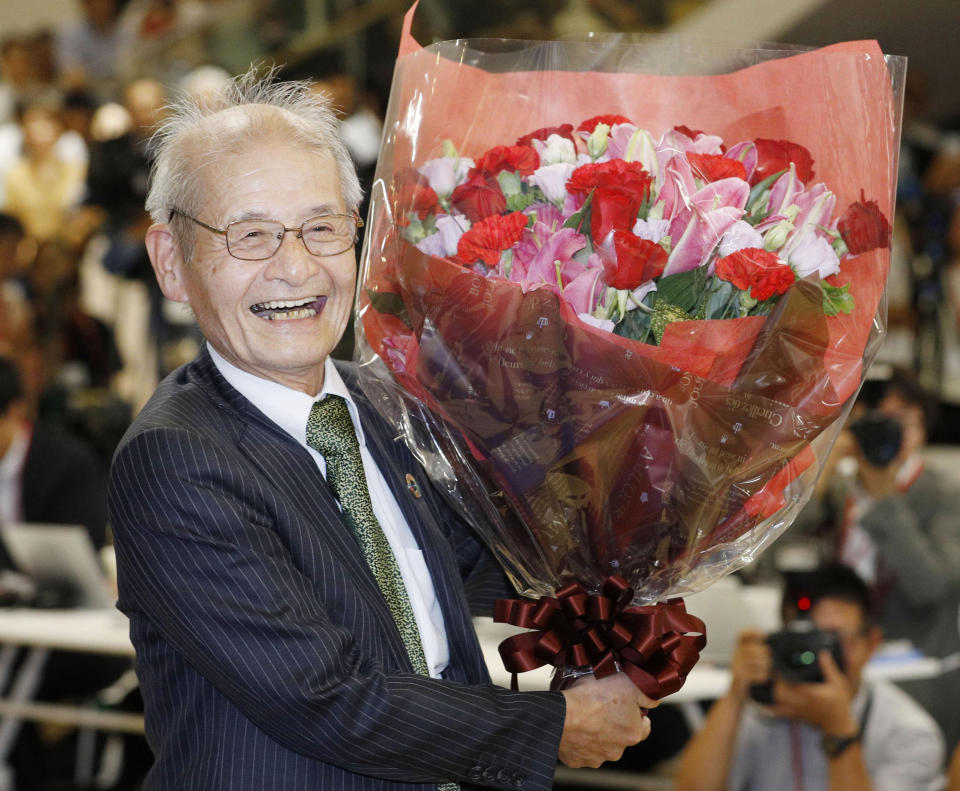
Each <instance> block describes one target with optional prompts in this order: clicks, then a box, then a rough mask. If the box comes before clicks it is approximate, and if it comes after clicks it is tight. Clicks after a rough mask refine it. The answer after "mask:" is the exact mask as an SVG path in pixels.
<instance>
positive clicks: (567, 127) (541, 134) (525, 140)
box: [515, 124, 577, 146]
mask: <svg viewBox="0 0 960 791" xmlns="http://www.w3.org/2000/svg"><path fill="white" fill-rule="evenodd" d="M550 135H560V137H565V138H567V140H569V141H570V142H571V143H576V142H577V141H576V140H574V139H573V124H561V125H560V126H545V127H543V128H542V129H536V130H534V131H533V132H531V133H530V134H528V135H524V136H523V137H519V138H517V142H516V143H515V145H518V146H529V145H531V144H532V143H533V141H534V140H546V139H547V138H548V137H550Z"/></svg>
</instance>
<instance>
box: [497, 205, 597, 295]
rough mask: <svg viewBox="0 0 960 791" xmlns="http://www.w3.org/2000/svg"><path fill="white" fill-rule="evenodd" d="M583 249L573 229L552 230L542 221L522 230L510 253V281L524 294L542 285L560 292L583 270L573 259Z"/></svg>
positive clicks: (583, 242) (581, 240) (583, 267)
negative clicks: (516, 284)
mask: <svg viewBox="0 0 960 791" xmlns="http://www.w3.org/2000/svg"><path fill="white" fill-rule="evenodd" d="M586 246H587V239H586V237H585V236H583V235H582V234H579V233H577V232H576V231H575V230H574V229H573V228H560V229H559V230H553V229H552V228H550V227H549V226H547V225H546V224H544V223H542V222H537V223H535V224H534V226H533V228H532V229H527V230H526V231H524V233H523V236H522V238H521V239H520V242H519V243H518V244H517V245H516V247H515V248H514V250H513V264H512V266H511V270H510V279H511V280H513V281H514V282H518V283H520V284H521V285H522V286H523V289H524V291H528V290H530V289H532V288H537V287H539V286H542V285H544V284H548V285H550V286H556V287H557V289H558V290H559V289H561V288H563V287H566V286H567V285H569V283H570V282H571V281H573V280H574V278H576V277H577V275H579V274H580V273H581V272H582V271H583V270H584V269H585V267H586V265H585V264H582V263H580V262H579V261H575V260H574V259H573V255H574V253H577V252H579V251H580V250H582V249H583V248H584V247H586Z"/></svg>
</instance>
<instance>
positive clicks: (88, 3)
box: [55, 0, 136, 101]
mask: <svg viewBox="0 0 960 791" xmlns="http://www.w3.org/2000/svg"><path fill="white" fill-rule="evenodd" d="M79 5H80V11H81V18H80V19H79V20H78V21H77V22H75V23H73V24H70V25H67V26H65V27H64V28H63V29H61V30H60V32H59V34H58V36H57V39H56V43H55V51H56V61H57V69H58V71H59V73H60V80H61V83H62V85H63V88H64V90H66V91H72V90H76V89H78V88H84V89H87V90H89V91H91V92H93V93H94V95H96V96H97V97H98V98H99V99H101V100H102V101H108V100H110V99H111V98H112V97H113V95H114V94H115V93H116V91H117V87H118V81H120V80H122V79H123V76H124V75H123V72H124V67H125V64H126V59H127V58H128V56H129V54H130V51H131V48H132V47H133V45H134V42H135V40H136V39H135V34H134V31H133V30H132V29H131V28H130V26H129V25H125V24H123V21H122V19H121V14H120V7H119V5H118V2H117V0H80V3H79Z"/></svg>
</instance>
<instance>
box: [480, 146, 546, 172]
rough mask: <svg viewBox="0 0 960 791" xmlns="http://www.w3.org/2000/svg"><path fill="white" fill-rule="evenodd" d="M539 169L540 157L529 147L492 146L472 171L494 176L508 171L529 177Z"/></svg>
mask: <svg viewBox="0 0 960 791" xmlns="http://www.w3.org/2000/svg"><path fill="white" fill-rule="evenodd" d="M538 167H540V155H539V154H538V153H537V152H536V151H535V150H534V149H533V148H532V147H531V146H494V147H493V148H491V149H490V150H489V151H487V152H486V153H485V154H484V155H483V156H482V157H480V159H478V160H477V161H476V162H475V163H474V168H473V171H471V175H472V174H473V173H474V172H477V173H482V174H483V175H484V176H496V175H497V174H498V173H499V172H500V171H502V170H510V171H515V172H517V173H520V174H521V175H524V176H529V175H530V174H531V173H533V171H535V170H536V169H537V168H538Z"/></svg>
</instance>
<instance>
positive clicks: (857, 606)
mask: <svg viewBox="0 0 960 791" xmlns="http://www.w3.org/2000/svg"><path fill="white" fill-rule="evenodd" d="M808 590H809V591H810V598H811V600H812V607H811V609H810V619H811V621H812V622H813V625H814V626H815V627H816V628H817V629H818V630H821V631H824V632H833V633H834V634H836V635H837V637H838V638H839V641H840V646H841V656H842V659H843V662H842V665H843V668H842V670H841V668H840V667H839V666H838V664H837V662H836V661H835V660H834V658H833V656H832V654H831V653H830V652H829V651H821V652H820V654H819V656H818V657H817V660H818V663H819V666H820V669H821V671H822V681H819V682H796V681H789V682H788V681H785V680H783V679H782V678H780V677H778V676H777V674H776V673H775V672H774V671H773V657H772V652H771V647H770V646H769V645H768V644H767V642H766V641H765V639H764V635H762V634H761V633H759V632H755V631H746V632H744V633H742V634H741V636H740V639H739V642H738V645H737V648H736V650H735V652H734V656H733V659H732V661H731V665H730V669H731V672H732V675H733V679H732V682H731V684H730V690H729V691H728V692H727V694H726V695H725V696H724V697H723V698H721V699H720V700H718V701H716V702H715V703H714V704H713V706H712V707H711V709H710V712H709V713H708V715H707V720H706V722H705V724H704V727H703V728H702V729H701V730H699V731H698V732H697V733H696V734H694V736H693V737H692V738H691V740H690V743H689V744H688V745H687V747H686V748H685V749H684V751H683V754H682V756H681V759H680V765H679V769H678V774H677V784H676V789H677V791H694V790H695V791H766V790H767V789H804V790H805V791H935V789H938V788H940V783H941V782H942V768H943V761H944V741H943V736H942V735H941V733H940V731H939V729H938V728H937V726H936V723H935V722H934V721H933V719H932V718H931V717H930V715H928V714H927V713H926V712H925V711H924V710H923V709H922V708H921V707H920V706H919V705H918V704H917V703H915V702H914V701H913V700H912V699H911V698H909V697H908V696H907V695H906V694H905V693H904V692H902V691H901V690H899V689H897V688H896V687H894V686H892V685H890V684H886V683H869V682H866V681H864V680H863V669H864V666H865V665H866V663H867V661H868V660H869V659H870V656H871V655H872V654H873V652H874V650H875V649H876V647H877V645H878V644H879V642H880V640H881V633H880V630H879V629H878V628H877V627H876V626H875V625H873V624H872V623H871V620H870V612H871V604H870V595H869V592H868V589H867V586H866V585H865V584H864V583H863V581H862V580H861V579H860V578H858V577H857V576H856V574H855V573H854V572H853V571H852V570H850V569H849V568H847V567H845V566H840V565H834V566H827V567H824V568H823V569H821V570H820V571H819V572H818V574H817V575H816V577H815V578H814V579H813V580H812V581H811V583H810V585H809V588H808ZM771 678H773V686H772V698H773V702H772V704H771V705H769V706H760V705H759V704H757V703H756V702H754V701H753V700H751V687H752V686H753V685H755V684H763V683H767V682H770V680H771Z"/></svg>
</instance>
